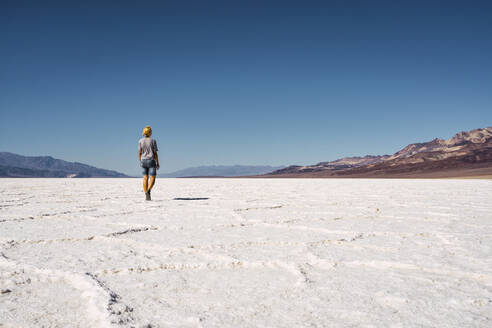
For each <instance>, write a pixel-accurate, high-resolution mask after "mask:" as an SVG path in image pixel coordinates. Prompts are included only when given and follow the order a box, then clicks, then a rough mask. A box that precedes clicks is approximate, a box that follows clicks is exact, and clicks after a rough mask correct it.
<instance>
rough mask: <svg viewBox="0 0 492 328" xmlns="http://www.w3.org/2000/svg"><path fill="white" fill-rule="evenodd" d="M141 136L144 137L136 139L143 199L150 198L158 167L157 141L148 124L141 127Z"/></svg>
mask: <svg viewBox="0 0 492 328" xmlns="http://www.w3.org/2000/svg"><path fill="white" fill-rule="evenodd" d="M142 136H144V138H142V139H140V140H139V141H138V160H139V161H140V166H141V167H142V169H143V170H142V174H143V190H144V192H145V199H146V200H151V198H150V191H151V190H152V187H154V184H155V177H156V175H157V170H158V169H159V168H160V166H159V157H158V156H157V150H158V149H157V141H155V139H152V138H151V136H152V128H151V127H150V126H148V125H147V126H146V127H145V128H144V129H143V132H142ZM149 175H150V182H149Z"/></svg>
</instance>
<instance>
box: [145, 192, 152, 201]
mask: <svg viewBox="0 0 492 328" xmlns="http://www.w3.org/2000/svg"><path fill="white" fill-rule="evenodd" d="M145 200H152V199H151V198H150V191H147V192H146V193H145Z"/></svg>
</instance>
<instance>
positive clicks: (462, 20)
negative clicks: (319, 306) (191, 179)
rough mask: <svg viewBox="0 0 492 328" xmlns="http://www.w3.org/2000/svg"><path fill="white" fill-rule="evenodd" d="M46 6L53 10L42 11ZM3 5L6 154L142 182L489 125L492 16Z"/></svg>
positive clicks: (206, 5) (257, 6)
mask: <svg viewBox="0 0 492 328" xmlns="http://www.w3.org/2000/svg"><path fill="white" fill-rule="evenodd" d="M41 3H43V4H44V5H41ZM62 3H65V4H64V5H60V4H57V3H56V2H52V1H46V2H44V1H43V2H41V1H36V2H32V3H29V2H25V1H5V0H4V1H1V2H0V129H1V131H0V151H10V152H14V153H19V154H23V155H51V156H53V157H56V158H61V159H65V160H70V161H79V162H84V163H88V164H91V165H95V166H98V167H103V168H111V169H116V170H119V171H122V172H125V173H129V174H138V172H139V167H138V163H137V140H138V139H139V138H140V136H141V131H142V128H143V127H144V126H145V125H147V124H150V125H151V126H152V128H153V130H154V137H155V138H156V139H157V141H158V144H159V147H160V152H159V153H160V157H161V159H162V160H161V161H162V169H161V171H162V172H168V171H173V170H177V169H180V168H184V167H189V166H196V165H211V164H226V165H227V164H270V165H279V164H285V165H289V164H312V163H316V162H319V161H326V160H332V159H336V158H339V157H342V156H347V155H365V154H385V153H393V152H395V151H397V150H399V149H400V148H401V147H403V146H405V145H407V144H408V143H411V142H417V141H425V140H430V139H433V138H435V137H442V138H448V137H450V136H451V135H452V134H454V133H455V132H458V131H461V130H470V129H473V128H478V127H485V126H490V125H492V1H464V0H463V1H439V2H436V1H186V0H184V1H112V2H107V3H105V2H104V1H97V2H96V1H93V2H91V1H88V2H86V1H80V3H78V4H76V3H77V2H76V1H65V2H62Z"/></svg>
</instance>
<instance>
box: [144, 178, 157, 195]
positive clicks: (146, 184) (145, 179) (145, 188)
mask: <svg viewBox="0 0 492 328" xmlns="http://www.w3.org/2000/svg"><path fill="white" fill-rule="evenodd" d="M154 178H155V177H154ZM151 181H152V180H151ZM148 184H149V176H148V175H144V176H143V190H144V192H147V190H148V189H147V186H148ZM151 188H152V187H151Z"/></svg>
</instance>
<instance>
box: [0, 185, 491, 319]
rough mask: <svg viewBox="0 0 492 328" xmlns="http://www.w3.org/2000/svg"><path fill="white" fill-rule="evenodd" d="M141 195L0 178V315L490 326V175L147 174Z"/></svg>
mask: <svg viewBox="0 0 492 328" xmlns="http://www.w3.org/2000/svg"><path fill="white" fill-rule="evenodd" d="M152 196H153V201H151V202H146V201H145V200H144V195H143V193H142V192H141V186H140V179H78V180H76V179H0V279H1V280H0V289H1V292H2V293H1V294H0V327H116V326H119V327H491V326H492V181H490V180H363V179H361V180H333V179H328V180H307V179H303V180H297V179H289V180H274V179H271V180H260V179H251V180H250V179H158V181H157V185H156V188H155V190H154V191H153V194H152ZM175 198H207V199H202V200H174V199H175Z"/></svg>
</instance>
